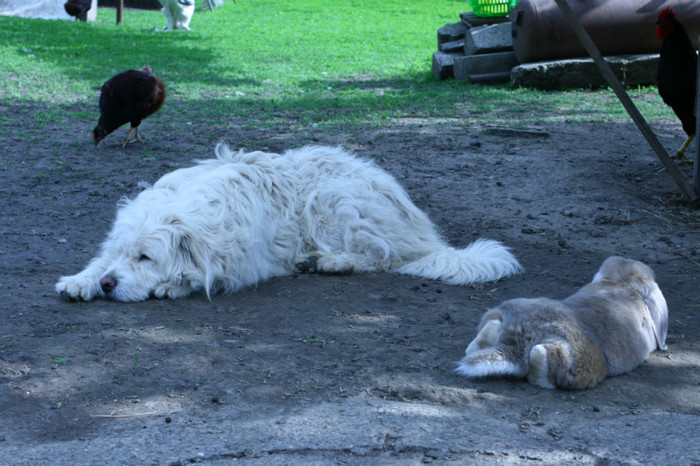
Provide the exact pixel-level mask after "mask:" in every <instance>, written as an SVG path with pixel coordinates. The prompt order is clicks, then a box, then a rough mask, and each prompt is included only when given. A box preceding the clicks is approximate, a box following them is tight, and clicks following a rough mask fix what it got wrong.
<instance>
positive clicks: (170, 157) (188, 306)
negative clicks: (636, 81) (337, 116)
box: [0, 106, 700, 464]
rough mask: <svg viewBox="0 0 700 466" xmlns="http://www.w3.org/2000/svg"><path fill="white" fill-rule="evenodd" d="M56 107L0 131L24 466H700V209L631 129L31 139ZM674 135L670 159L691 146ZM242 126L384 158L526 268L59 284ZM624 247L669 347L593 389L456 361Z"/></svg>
mask: <svg viewBox="0 0 700 466" xmlns="http://www.w3.org/2000/svg"><path fill="white" fill-rule="evenodd" d="M43 110H44V109H43V108H41V107H33V106H26V107H22V108H13V107H8V106H3V107H2V111H3V112H12V113H14V114H16V115H17V122H16V123H17V126H16V128H23V130H22V131H18V132H16V131H9V129H8V128H5V130H4V131H3V132H0V145H1V146H2V147H3V153H2V155H0V170H1V171H2V177H1V179H0V197H1V198H2V215H1V218H2V221H1V223H0V238H1V241H0V258H1V260H2V275H1V278H0V296H1V302H2V303H3V306H2V311H1V312H2V320H1V321H0V381H1V382H2V384H1V385H0V400H2V415H3V422H2V423H1V424H0V461H2V462H3V463H21V462H25V461H29V462H34V463H42V462H45V461H46V462H51V461H53V462H56V461H58V462H65V463H70V462H72V461H77V462H79V463H91V462H98V461H99V462H103V463H116V462H124V463H132V464H135V463H136V462H140V463H142V464H143V463H146V462H153V463H166V464H167V463H169V464H184V463H186V462H189V461H200V462H210V463H212V464H215V463H216V464H218V463H225V462H227V461H230V460H233V459H240V460H248V461H250V462H260V463H278V462H292V463H293V462H305V463H316V464H328V463H337V462H343V463H351V464H367V461H370V460H371V461H377V462H382V463H391V462H396V463H399V462H402V463H405V462H406V461H414V462H429V461H433V460H438V461H441V462H443V463H450V462H455V463H460V462H462V463H463V462H465V461H467V462H468V461H479V462H481V463H522V462H528V461H532V462H538V461H545V462H549V463H552V462H559V461H567V462H570V461H575V462H578V463H584V464H594V463H595V464H602V463H605V462H608V463H613V464H616V463H630V464H636V463H648V464H651V463H655V464H672V463H677V464H689V463H693V462H695V463H697V462H699V461H700V445H699V444H698V442H697V437H698V434H699V433H700V422H699V418H698V414H700V385H699V383H700V367H699V366H700V354H699V353H698V351H699V344H700V301H698V294H699V292H698V290H700V283H698V275H699V272H700V213H699V211H698V210H697V209H694V208H692V207H689V206H685V205H679V204H677V203H674V202H673V201H675V200H678V199H679V197H680V193H679V190H678V189H677V188H676V186H675V185H674V184H673V182H672V180H671V178H670V176H669V175H668V174H667V173H666V172H665V171H664V170H663V169H662V166H661V164H660V163H659V162H658V161H657V160H656V159H655V157H654V156H653V154H652V151H651V150H650V149H649V148H648V147H647V146H646V144H645V143H644V140H643V139H642V137H641V136H640V135H639V134H638V133H637V132H636V130H635V129H634V127H633V125H632V124H576V125H574V124H564V123H562V124H552V125H546V126H541V127H539V128H536V130H538V131H540V132H543V133H546V134H544V135H543V134H536V135H534V136H532V137H530V136H531V135H529V134H527V133H508V132H506V133H503V132H499V131H493V130H492V129H489V128H485V127H465V126H464V125H463V123H461V122H460V121H457V120H455V122H454V123H449V122H447V123H446V122H441V123H440V124H439V125H438V124H433V123H431V122H429V121H408V122H407V123H406V124H404V125H396V126H393V127H385V128H382V129H381V130H375V129H372V130H367V131H365V132H357V133H344V134H336V135H326V134H321V133H318V132H307V131H296V130H290V131H289V132H288V133H275V134H266V133H264V132H259V131H258V132H255V131H252V132H251V131H243V130H231V131H230V132H228V133H226V134H218V133H215V132H214V131H213V130H212V128H211V127H208V126H206V125H201V126H197V123H196V122H194V126H193V127H192V128H191V129H190V128H188V131H187V132H182V133H179V134H172V133H167V134H166V133H165V132H164V131H162V130H161V129H160V124H159V118H161V119H164V118H167V116H165V115H162V116H159V117H156V118H153V119H151V120H148V121H147V122H146V123H145V124H144V125H143V128H142V133H143V135H144V137H145V138H146V139H147V144H146V146H140V145H131V146H129V147H127V148H126V149H119V148H112V147H108V146H102V145H101V146H99V147H97V148H95V147H94V146H93V145H92V143H91V141H90V140H89V134H90V128H91V127H92V124H94V123H93V122H89V121H87V120H86V121H82V122H76V121H67V120H66V121H57V122H56V123H55V124H50V125H48V126H45V127H43V128H41V129H36V130H34V129H31V128H32V127H33V125H32V122H33V121H35V118H36V116H37V114H38V113H40V112H42V111H43ZM172 118H177V116H172ZM160 121H162V120H160ZM91 123H92V124H91ZM67 125H72V126H73V129H72V130H71V131H70V132H69V133H65V132H64V130H65V128H66V127H67ZM76 128H77V129H76ZM655 129H656V130H657V131H658V132H659V134H660V137H661V139H662V141H663V143H664V144H665V145H666V146H667V147H669V148H674V147H676V146H677V145H678V144H679V143H680V142H681V140H682V134H681V131H680V128H676V127H675V126H671V125H669V126H668V127H665V126H664V127H658V128H655ZM125 130H126V129H125V128H122V130H119V131H117V132H116V134H115V135H113V136H110V137H111V138H113V139H114V140H117V139H119V138H121V137H123V135H124V133H123V131H125ZM77 134H80V135H83V134H84V135H86V137H85V138H84V139H80V140H78V139H77V136H76V135H77ZM222 137H226V138H227V140H228V141H229V142H230V143H231V144H232V145H234V146H236V147H245V148H247V149H267V150H271V151H281V150H284V149H286V148H290V147H298V146H301V145H304V144H307V143H320V144H331V145H337V144H341V145H344V146H345V147H346V148H349V149H351V150H353V151H355V152H356V153H357V154H359V155H361V156H365V157H372V158H375V159H376V161H377V163H378V164H379V165H380V166H382V167H383V168H385V169H386V170H388V171H389V172H391V173H392V174H393V175H394V176H396V177H397V178H398V179H399V180H400V182H401V183H402V184H403V185H404V186H405V187H406V189H407V190H408V192H409V193H410V195H411V196H412V198H413V200H414V201H415V203H416V204H417V205H418V206H419V207H421V208H422V209H424V210H426V211H427V212H428V213H429V215H430V216H431V218H432V219H433V221H434V222H435V223H436V224H437V225H438V226H439V228H440V229H441V231H442V232H443V234H444V236H445V237H446V238H447V239H448V240H449V242H451V243H452V244H453V245H456V246H464V245H466V244H468V243H470V242H471V241H473V240H475V239H476V238H478V237H486V238H492V239H496V240H500V241H502V242H504V243H505V244H507V245H509V246H510V247H511V248H512V250H513V252H514V253H515V254H516V256H517V257H518V258H519V260H520V261H521V263H522V264H523V265H524V267H525V268H526V272H525V273H523V274H521V275H519V276H517V277H514V278H510V279H507V280H503V281H500V282H498V283H489V284H486V285H479V286H468V287H459V286H448V285H444V284H441V283H436V282H432V281H428V280H421V279H419V278H415V277H407V276H399V275H392V274H369V275H355V276H320V275H298V276H291V277H286V278H279V279H274V280H270V281H268V282H265V283H261V284H260V285H259V286H258V287H257V288H255V289H249V290H245V291H242V292H239V293H236V294H234V295H229V296H215V297H214V298H213V299H212V301H211V302H210V301H208V300H207V299H206V298H205V297H203V296H192V297H189V298H187V299H180V300H175V301H155V300H152V301H148V302H144V303H134V304H123V303H115V302H109V301H101V300H98V301H94V302H90V303H73V302H64V301H61V300H59V299H58V297H57V296H56V294H55V292H54V283H55V282H56V280H57V278H58V277H59V276H60V275H66V274H73V273H77V272H78V271H80V270H81V269H82V267H83V266H84V265H85V264H86V263H87V262H88V260H89V259H90V258H91V257H92V256H93V255H94V254H95V252H96V251H97V248H98V245H99V243H100V242H101V241H102V240H103V238H104V235H105V234H106V232H107V231H108V229H109V227H110V222H111V221H112V219H113V216H114V212H115V205H116V202H117V200H118V199H119V198H120V197H122V196H133V195H135V194H136V193H137V192H138V190H139V188H138V186H137V184H138V183H139V182H140V181H148V182H153V181H155V180H156V179H157V178H159V177H160V176H162V175H163V174H164V173H166V172H168V171H171V170H173V169H175V168H179V167H185V166H189V165H191V163H192V160H193V159H195V158H203V157H208V156H210V154H212V153H213V152H212V149H213V143H214V142H215V141H216V140H218V139H219V138H222ZM108 139H109V138H108ZM107 142H113V141H112V140H108V141H107ZM681 169H682V170H683V172H684V173H685V174H686V175H688V176H690V171H691V168H690V167H682V168H681ZM613 254H616V255H623V256H627V257H631V258H634V259H637V260H641V261H643V262H645V263H647V264H649V265H650V266H651V267H652V268H653V269H654V270H655V272H656V274H657V279H658V282H659V285H660V287H661V289H662V291H663V293H664V295H665V296H666V299H667V301H668V303H669V309H670V330H669V336H668V346H669V350H668V351H667V352H665V353H661V352H657V353H655V354H653V355H652V356H651V357H650V359H649V360H648V361H647V362H646V363H644V364H643V365H642V366H640V367H639V368H638V369H637V370H635V371H633V372H631V373H629V374H626V375H623V376H620V377H616V378H612V379H608V380H606V381H604V382H603V383H602V384H600V385H599V386H597V387H595V388H594V389H591V390H588V391H582V392H566V391H548V390H543V389H539V388H535V387H532V386H530V385H528V384H527V382H525V381H522V380H507V379H494V380H478V381H470V380H466V379H463V378H460V377H458V376H456V375H455V374H454V373H453V369H454V367H455V362H456V361H457V360H458V359H460V358H461V356H462V354H463V351H464V348H465V347H466V345H467V343H468V342H469V341H470V339H471V338H472V337H473V336H474V334H475V326H476V325H477V323H478V320H479V317H480V316H481V314H482V313H483V312H484V310H486V309H487V308H489V307H490V306H494V305H496V304H498V303H499V302H501V301H503V300H506V299H510V298H514V297H528V296H529V297H533V296H548V297H552V298H563V297H565V296H567V295H569V294H570V293H572V292H574V291H575V290H576V289H577V288H579V287H580V286H582V285H583V284H585V283H587V282H588V281H589V280H590V279H591V278H592V276H593V274H594V273H595V272H596V270H597V268H598V266H599V265H600V264H601V263H602V261H603V260H604V259H605V258H606V257H607V256H609V255H613ZM98 458H99V459H98Z"/></svg>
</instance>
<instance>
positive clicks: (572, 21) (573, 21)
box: [555, 0, 698, 201]
mask: <svg viewBox="0 0 700 466" xmlns="http://www.w3.org/2000/svg"><path fill="white" fill-rule="evenodd" d="M555 1H556V2H557V5H559V9H560V10H561V12H562V13H564V16H566V19H567V21H568V22H569V26H571V29H573V31H574V33H575V34H576V37H578V40H580V41H581V44H583V46H584V47H585V49H586V51H587V52H588V54H589V55H590V56H591V58H592V59H593V61H594V62H595V64H596V66H597V67H598V70H600V72H601V74H602V75H603V77H604V78H605V79H606V80H607V81H608V85H610V87H611V88H612V90H613V91H615V95H617V98H618V99H619V100H620V103H622V106H623V107H625V110H627V113H628V114H629V116H630V117H632V120H633V121H634V123H635V124H636V125H637V128H639V131H641V133H642V135H643V136H644V137H645V138H646V140H647V142H648V143H649V145H650V146H651V148H652V149H653V150H654V152H656V156H657V157H659V160H661V163H663V164H664V166H665V167H666V170H668V173H669V174H670V175H671V177H673V179H674V181H675V182H676V184H677V185H678V187H679V188H681V191H683V194H685V195H686V196H687V197H688V199H690V200H691V201H695V200H697V199H698V195H697V194H696V193H695V192H694V191H693V190H692V189H691V188H690V186H688V184H687V183H686V182H685V178H684V177H683V174H682V173H681V172H680V170H678V167H676V164H675V163H673V160H671V158H670V157H669V156H668V153H667V152H666V149H664V147H663V146H662V145H661V143H660V142H659V140H658V139H657V137H656V135H655V134H654V132H653V131H652V130H651V128H650V127H649V124H648V123H647V122H646V120H645V119H644V117H643V116H642V114H641V113H639V110H638V109H637V107H636V106H635V105H634V102H632V99H630V96H629V95H628V94H627V91H625V88H624V87H622V84H621V83H620V81H619V80H618V79H617V76H615V74H614V73H613V72H612V69H610V65H608V62H606V61H605V59H603V56H602V55H601V54H600V51H599V50H598V47H596V45H595V44H594V43H593V40H592V39H591V36H589V35H588V33H587V32H586V30H585V29H584V28H583V26H582V25H581V22H580V21H579V20H578V18H577V17H576V14H575V13H574V10H573V9H572V8H571V6H570V5H569V4H568V3H567V1H566V0H555Z"/></svg>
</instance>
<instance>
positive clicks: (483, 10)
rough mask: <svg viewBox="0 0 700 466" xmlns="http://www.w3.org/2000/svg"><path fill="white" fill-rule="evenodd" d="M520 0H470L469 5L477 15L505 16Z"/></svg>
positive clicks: (487, 16)
mask: <svg viewBox="0 0 700 466" xmlns="http://www.w3.org/2000/svg"><path fill="white" fill-rule="evenodd" d="M516 3H518V0H469V6H471V7H472V11H473V12H474V14H475V15H476V16H481V17H485V18H489V17H494V16H505V15H507V14H508V13H509V12H510V9H511V8H513V7H514V6H515V4H516Z"/></svg>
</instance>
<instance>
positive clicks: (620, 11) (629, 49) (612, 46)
mask: <svg viewBox="0 0 700 466" xmlns="http://www.w3.org/2000/svg"><path fill="white" fill-rule="evenodd" d="M567 1H568V2H569V5H571V8H572V9H573V10H574V13H576V16H578V18H579V20H580V21H581V23H582V24H583V27H584V28H585V29H586V31H587V32H588V34H589V35H590V36H591V38H592V39H593V41H594V42H595V44H596V46H598V49H599V50H600V52H601V53H602V54H603V55H634V54H645V53H658V52H659V50H660V48H661V40H660V39H658V38H657V37H656V26H655V23H656V18H657V17H658V15H659V13H661V10H663V9H664V8H668V7H671V8H673V10H674V11H675V12H676V18H678V20H679V21H680V22H681V23H683V25H684V26H685V28H686V30H687V31H688V36H690V40H691V41H692V42H693V44H694V45H695V48H696V49H697V47H698V35H700V1H698V0H567ZM509 16H510V19H511V21H512V22H513V50H514V51H515V56H516V57H517V59H518V61H519V62H520V63H531V62H536V61H546V60H558V59H564V58H576V57H587V56H588V54H587V53H586V50H585V49H584V48H583V46H582V45H581V43H580V42H579V40H578V39H577V38H576V35H575V34H574V32H573V31H572V30H571V28H570V27H569V24H568V22H567V21H566V18H565V17H564V14H563V13H562V12H561V10H559V7H558V6H557V3H556V2H555V1H554V0H520V1H519V2H518V4H517V5H516V6H515V8H513V9H512V10H511V11H510V14H509Z"/></svg>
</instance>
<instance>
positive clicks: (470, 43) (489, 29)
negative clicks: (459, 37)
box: [464, 23, 513, 55]
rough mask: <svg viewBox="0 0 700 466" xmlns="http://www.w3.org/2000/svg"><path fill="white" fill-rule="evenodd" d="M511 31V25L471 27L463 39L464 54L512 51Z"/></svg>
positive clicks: (499, 24)
mask: <svg viewBox="0 0 700 466" xmlns="http://www.w3.org/2000/svg"><path fill="white" fill-rule="evenodd" d="M511 31H512V28H511V23H498V24H490V25H488V26H478V27H473V28H471V29H470V30H469V32H468V33H467V35H466V36H465V37H464V53H465V54H466V55H478V54H482V53H494V52H505V51H508V50H513V38H512V37H511Z"/></svg>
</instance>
